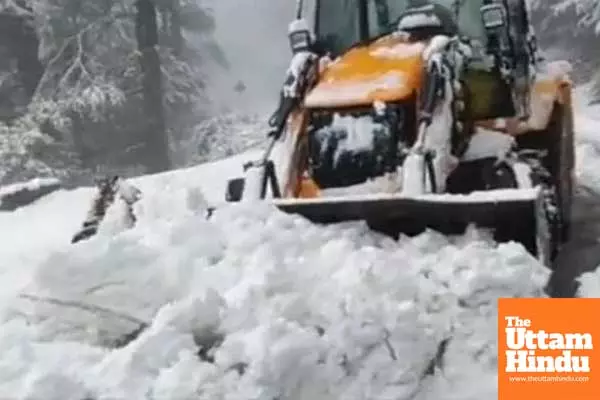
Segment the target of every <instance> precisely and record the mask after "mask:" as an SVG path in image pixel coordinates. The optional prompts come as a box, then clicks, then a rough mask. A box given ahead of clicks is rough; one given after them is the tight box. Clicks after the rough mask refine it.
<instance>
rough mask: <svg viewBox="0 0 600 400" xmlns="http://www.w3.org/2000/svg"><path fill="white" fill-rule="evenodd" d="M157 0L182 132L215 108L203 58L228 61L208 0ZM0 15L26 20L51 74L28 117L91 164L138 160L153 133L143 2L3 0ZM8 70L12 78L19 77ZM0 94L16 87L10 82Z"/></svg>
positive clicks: (172, 130)
mask: <svg viewBox="0 0 600 400" xmlns="http://www.w3.org/2000/svg"><path fill="white" fill-rule="evenodd" d="M155 3H156V5H157V13H158V17H157V19H158V21H157V23H158V29H159V47H158V49H157V50H158V52H159V56H160V61H161V66H162V72H163V90H164V93H163V95H164V104H165V107H166V111H167V125H168V126H167V128H168V132H169V134H170V136H171V137H170V139H171V140H174V141H177V140H180V139H181V137H182V136H183V132H187V131H190V130H191V129H192V127H193V126H194V125H196V124H198V123H199V122H200V121H201V119H200V118H205V117H206V115H207V114H209V113H210V110H208V108H209V106H210V104H209V102H208V99H207V98H206V97H205V95H204V82H205V81H206V79H207V77H206V74H205V73H204V72H203V71H204V67H205V66H206V65H207V64H210V63H213V64H217V65H218V66H220V67H221V68H223V67H226V66H227V65H226V61H225V60H224V57H223V54H222V53H221V52H220V49H219V47H218V46H217V44H216V43H215V42H214V40H213V38H212V34H213V31H214V28H215V23H214V21H213V19H212V16H211V14H210V10H208V8H207V7H206V6H204V5H203V4H202V1H200V0H160V1H156V2H155ZM0 14H4V15H11V16H18V17H20V18H23V19H25V20H26V21H28V23H31V25H33V27H34V31H35V34H36V35H37V43H36V45H37V56H38V59H39V61H40V62H41V64H42V65H43V73H42V74H41V76H40V77H39V79H38V81H37V85H35V88H34V89H35V90H34V91H33V94H32V96H31V99H30V102H29V105H28V107H27V113H28V116H27V117H28V119H30V120H31V121H34V122H35V123H37V124H38V126H39V127H40V129H41V130H42V131H44V133H50V134H51V135H52V136H53V138H54V139H55V140H56V141H57V142H59V143H61V144H64V145H66V146H69V147H70V148H72V149H74V150H75V151H76V153H77V154H78V156H79V158H80V159H81V161H82V164H83V166H84V167H87V168H92V169H93V168H97V167H99V166H103V165H112V166H113V167H118V166H125V165H127V166H131V165H135V164H136V160H137V159H138V158H139V157H138V154H137V153H136V152H137V151H138V150H139V145H140V143H141V142H142V141H143V140H144V138H145V137H146V132H144V129H145V128H144V125H142V124H143V122H144V121H145V120H146V118H145V117H144V114H143V112H144V111H143V103H142V100H143V99H142V82H141V78H142V73H141V70H140V60H139V57H140V53H139V52H138V51H137V42H136V35H135V14H136V7H135V1H134V0H124V1H121V0H118V1H117V0H106V1H102V2H99V1H97V0H0ZM192 41H193V43H194V44H193V45H192ZM1 53H2V44H1V43H0V54H1ZM207 54H208V56H206V55H207ZM1 69H2V67H1V66H0V81H4V80H5V79H6V78H7V77H10V76H9V75H7V74H5V73H4V71H2V70H1ZM0 94H2V95H4V96H6V97H8V96H12V95H13V93H8V92H6V91H3V89H2V87H0ZM0 117H1V116H0ZM6 140H7V139H5V141H6Z"/></svg>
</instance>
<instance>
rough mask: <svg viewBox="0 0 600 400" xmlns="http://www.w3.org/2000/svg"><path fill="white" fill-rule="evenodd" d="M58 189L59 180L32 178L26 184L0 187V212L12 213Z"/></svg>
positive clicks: (59, 185)
mask: <svg viewBox="0 0 600 400" xmlns="http://www.w3.org/2000/svg"><path fill="white" fill-rule="evenodd" d="M60 187H61V183H60V180H58V179H55V178H34V179H31V180H28V181H26V182H19V183H14V184H11V185H5V186H0V211H13V210H15V209H17V208H19V207H22V206H26V205H28V204H31V203H33V202H34V201H36V200H38V199H39V198H41V197H43V196H45V195H47V194H50V193H52V192H54V191H56V190H58V189H60Z"/></svg>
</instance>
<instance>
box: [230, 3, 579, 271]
mask: <svg viewBox="0 0 600 400" xmlns="http://www.w3.org/2000/svg"><path fill="white" fill-rule="evenodd" d="M528 16H529V13H528V9H527V5H526V2H525V0H496V1H492V0H469V1H456V0H437V1H422V0H421V1H418V0H417V1H415V0H413V1H410V0H393V1H392V0H313V1H310V2H306V3H305V2H302V1H300V2H299V3H298V9H297V12H296V18H295V20H293V21H292V23H291V24H290V29H289V39H290V45H291V50H292V57H291V62H290V67H289V68H288V71H287V74H286V78H285V81H284V84H283V88H282V91H281V95H280V104H279V107H278V109H277V111H276V112H275V113H274V114H273V116H272V117H271V119H270V121H269V124H270V127H271V128H272V129H271V130H270V132H268V135H267V136H268V137H269V138H270V143H269V145H268V147H267V148H266V150H265V153H264V156H263V157H262V158H261V159H259V160H257V161H251V162H248V163H246V164H245V165H244V166H243V170H244V174H243V176H241V177H238V178H234V179H232V180H230V181H229V182H228V187H227V193H226V200H227V201H229V202H235V201H255V200H257V199H267V198H269V201H272V202H273V203H274V204H275V205H276V206H277V207H278V208H279V209H280V210H282V211H284V212H288V213H296V214H300V215H302V216H304V217H306V218H308V219H310V220H311V221H314V222H316V223H337V222H343V221H352V220H363V221H366V222H367V223H368V224H369V226H370V227H372V228H373V229H375V230H378V231H381V232H384V233H387V234H390V235H393V236H397V235H399V234H400V233H404V234H409V235H412V234H418V233H420V232H422V231H423V230H424V229H427V228H429V229H434V230H437V231H440V232H442V233H445V234H460V233H462V232H464V231H465V229H466V228H467V226H469V225H475V226H479V227H483V228H489V229H491V230H492V231H493V232H494V235H495V238H496V240H498V241H500V242H505V241H517V242H520V243H522V244H523V245H524V246H525V247H526V248H527V250H528V251H530V252H531V253H532V254H533V255H534V256H536V257H538V258H539V259H540V261H541V262H543V263H544V264H546V265H548V266H551V264H552V260H553V259H554V258H555V257H556V255H557V254H558V252H559V250H560V247H561V245H562V244H563V243H564V242H566V241H567V240H568V237H569V230H570V220H571V218H570V212H571V211H570V210H571V199H572V192H573V189H572V187H573V171H574V138H573V118H572V105H571V90H572V85H571V81H570V79H569V76H568V74H569V72H570V65H569V64H568V63H567V62H562V61H560V62H546V61H545V60H543V59H541V58H540V57H539V55H538V52H537V48H536V43H535V35H534V32H533V28H532V26H531V25H530V23H529V18H528Z"/></svg>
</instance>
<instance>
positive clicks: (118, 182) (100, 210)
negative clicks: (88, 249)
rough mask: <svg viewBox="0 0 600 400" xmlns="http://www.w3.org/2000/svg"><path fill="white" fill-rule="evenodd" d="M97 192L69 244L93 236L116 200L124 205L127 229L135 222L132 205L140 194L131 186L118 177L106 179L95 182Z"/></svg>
mask: <svg viewBox="0 0 600 400" xmlns="http://www.w3.org/2000/svg"><path fill="white" fill-rule="evenodd" d="M96 186H97V187H98V192H97V194H96V196H95V197H94V198H93V200H92V207H91V208H90V211H89V212H88V215H87V218H86V219H85V221H83V225H82V227H81V229H80V230H79V232H77V233H76V234H75V236H73V239H72V240H71V243H78V242H80V241H82V240H86V239H89V238H91V237H92V236H94V235H95V234H96V233H97V232H98V228H99V227H100V224H101V223H102V221H103V220H104V217H105V216H106V211H107V210H108V208H109V207H110V206H111V205H112V204H113V203H114V201H115V199H116V198H117V196H118V198H119V199H120V200H122V201H124V202H125V204H126V206H127V207H126V213H127V214H126V216H125V217H126V220H127V223H128V225H129V227H130V228H131V227H133V226H134V225H135V223H136V222H137V218H136V216H135V213H134V212H133V205H134V204H135V203H136V202H137V201H138V200H139V199H140V197H141V192H140V190H139V189H138V188H136V187H135V186H133V185H130V184H128V183H126V182H125V181H124V180H123V179H121V178H120V177H119V176H114V177H106V178H103V179H100V180H98V181H97V182H96Z"/></svg>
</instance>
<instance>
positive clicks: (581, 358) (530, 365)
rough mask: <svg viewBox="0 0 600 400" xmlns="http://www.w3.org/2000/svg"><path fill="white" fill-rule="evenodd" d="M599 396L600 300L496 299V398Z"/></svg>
mask: <svg viewBox="0 0 600 400" xmlns="http://www.w3.org/2000/svg"><path fill="white" fill-rule="evenodd" d="M533 399H544V400H600V299H543V298H535V299H499V300H498V400H533Z"/></svg>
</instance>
